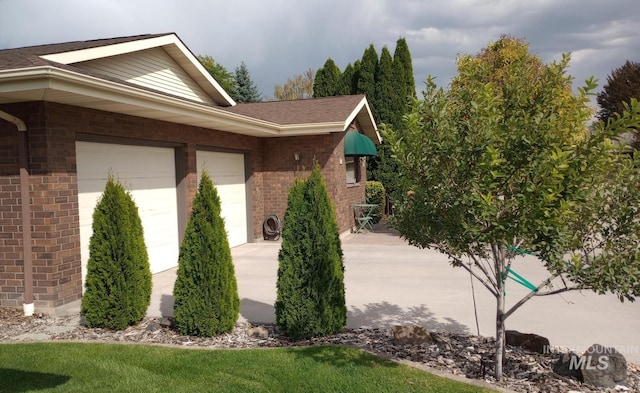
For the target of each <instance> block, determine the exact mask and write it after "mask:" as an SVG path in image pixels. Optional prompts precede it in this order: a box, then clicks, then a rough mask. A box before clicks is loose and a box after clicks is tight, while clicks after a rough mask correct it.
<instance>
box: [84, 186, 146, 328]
mask: <svg viewBox="0 0 640 393" xmlns="http://www.w3.org/2000/svg"><path fill="white" fill-rule="evenodd" d="M92 226H93V235H91V239H90V241H89V261H88V263H87V277H86V280H85V291H84V295H83V297H82V315H83V316H84V318H85V320H86V323H87V326H88V327H102V328H109V329H113V330H122V329H124V328H126V327H127V326H130V325H133V324H135V323H137V322H139V321H140V320H141V319H142V318H143V317H144V315H145V313H146V312H147V308H148V307H149V303H150V301H151V270H150V267H149V256H148V255H147V248H146V246H145V243H144V234H143V230H142V223H141V221H140V216H139V215H138V207H137V206H136V204H135V202H134V201H133V199H132V198H131V195H130V194H129V193H128V192H127V191H126V190H125V189H124V187H123V186H122V184H120V183H119V182H117V181H116V180H114V178H113V176H111V175H110V176H109V178H108V180H107V184H106V186H105V189H104V193H103V194H102V197H101V198H100V200H99V201H98V204H97V205H96V208H95V210H94V212H93V225H92Z"/></svg>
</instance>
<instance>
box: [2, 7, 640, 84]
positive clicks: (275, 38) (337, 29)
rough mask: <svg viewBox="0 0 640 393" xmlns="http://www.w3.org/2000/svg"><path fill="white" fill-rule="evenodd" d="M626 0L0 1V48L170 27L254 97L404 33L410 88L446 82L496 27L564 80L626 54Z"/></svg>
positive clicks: (630, 46)
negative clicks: (245, 80) (564, 64)
mask: <svg viewBox="0 0 640 393" xmlns="http://www.w3.org/2000/svg"><path fill="white" fill-rule="evenodd" d="M638 20H640V7H638V6H637V0H616V1H614V2H603V1H601V0H563V1H553V0H529V1H526V2H524V1H519V0H432V1H424V0H394V1H391V0H376V1H371V0H352V1H343V0H325V1H323V2H318V1H294V0H272V1H269V2H266V1H261V0H236V1H228V2H222V1H217V2H211V1H206V0H182V1H177V0H174V1H161V2H158V1H151V0H136V1H126V0H102V1H100V2H93V1H86V0H84V1H80V0H65V1H50V0H0V48H9V47H17V46H27V45H35V44H44V43H54V42H65V41H74V40H86V39H96V38H108V37H118V36H125V35H135V34H144V33H164V32H175V33H177V34H178V35H179V36H180V38H182V40H183V41H184V42H185V44H186V45H187V46H188V47H189V48H190V49H191V50H192V51H193V52H194V53H196V54H207V55H211V56H212V57H213V58H214V59H215V60H216V61H218V62H220V63H221V64H223V65H224V66H225V67H227V68H228V69H229V70H233V69H234V68H235V67H236V66H238V65H239V64H240V62H241V61H244V62H245V63H246V64H247V66H248V68H249V70H250V72H251V76H252V78H253V79H254V81H256V83H257V84H258V86H259V88H260V90H262V93H263V94H265V95H267V96H270V95H271V94H272V93H273V87H274V86H275V85H276V84H279V83H284V82H285V81H286V80H287V78H289V77H292V76H294V75H296V74H301V73H303V72H304V71H305V70H307V69H308V68H314V69H317V68H319V67H321V66H322V65H323V64H324V62H325V60H326V59H327V58H329V57H331V58H333V60H334V61H335V62H336V64H338V66H339V67H341V68H344V67H345V66H346V65H347V64H348V63H352V62H354V61H355V60H357V59H359V58H361V57H362V54H363V52H364V50H365V49H366V48H367V47H368V46H369V45H370V44H373V45H374V46H375V47H376V50H377V51H378V54H379V53H380V51H381V49H382V47H383V46H385V45H386V46H387V47H388V48H389V50H390V51H391V52H392V53H393V50H394V49H395V42H396V40H397V39H398V38H399V37H405V38H406V39H407V43H408V44H409V49H410V51H411V54H412V58H413V64H414V72H415V77H416V81H417V83H418V88H421V86H422V81H424V78H425V77H426V75H427V74H432V75H434V76H436V77H437V80H438V81H439V84H441V85H446V84H448V82H449V80H450V79H451V77H452V76H454V75H455V74H456V69H455V61H456V57H457V56H458V55H460V54H475V53H477V52H479V51H480V50H481V49H482V48H483V47H485V46H486V45H487V44H488V43H489V42H490V41H493V40H496V39H498V38H499V37H500V35H501V34H511V35H514V36H517V37H521V38H524V39H526V40H527V41H528V42H529V43H530V50H531V51H532V52H533V53H536V54H538V55H540V57H541V58H542V59H543V60H544V61H547V62H549V61H552V60H558V59H560V56H561V54H562V53H564V52H573V58H572V62H571V68H570V70H569V71H570V73H571V74H573V75H574V76H575V77H576V80H579V81H581V80H584V79H585V78H586V77H587V76H589V75H595V76H596V77H597V78H599V79H600V80H601V81H604V80H605V79H606V76H607V75H608V74H609V73H610V72H611V71H612V70H613V69H614V68H617V67H619V66H620V65H622V64H624V62H625V61H626V60H634V61H638V60H640V59H638V56H639V55H638V53H640V29H638V28H637V21H638Z"/></svg>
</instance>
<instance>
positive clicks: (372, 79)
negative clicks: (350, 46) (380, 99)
mask: <svg viewBox="0 0 640 393" xmlns="http://www.w3.org/2000/svg"><path fill="white" fill-rule="evenodd" d="M377 72H378V52H376V48H375V47H374V46H373V44H371V45H369V47H368V48H367V49H366V50H365V51H364V54H363V55H362V60H361V61H360V68H359V70H358V75H357V78H358V79H357V81H358V82H357V85H356V86H357V90H356V94H365V95H366V96H367V100H368V101H369V106H370V107H371V111H372V112H373V115H374V116H377V113H378V108H377V106H378V105H377V97H376V74H377Z"/></svg>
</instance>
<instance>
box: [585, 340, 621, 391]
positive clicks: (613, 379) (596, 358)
mask: <svg viewBox="0 0 640 393" xmlns="http://www.w3.org/2000/svg"><path fill="white" fill-rule="evenodd" d="M582 356H583V357H584V358H585V361H584V363H583V364H584V366H583V367H582V377H583V379H584V383H587V384H590V385H593V386H599V387H605V388H615V387H616V385H626V379H627V360H626V359H625V358H624V356H623V355H622V354H621V353H620V352H618V351H616V349H615V348H613V347H605V346H603V345H600V344H593V345H592V346H590V347H589V348H587V350H586V351H585V353H584V355H582Z"/></svg>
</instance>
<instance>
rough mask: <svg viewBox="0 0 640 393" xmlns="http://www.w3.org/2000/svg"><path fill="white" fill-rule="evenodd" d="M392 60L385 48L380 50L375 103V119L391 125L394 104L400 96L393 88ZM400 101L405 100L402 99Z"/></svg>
mask: <svg viewBox="0 0 640 393" xmlns="http://www.w3.org/2000/svg"><path fill="white" fill-rule="evenodd" d="M393 79H394V75H393V60H392V59H391V53H389V49H387V47H386V46H385V47H383V48H382V52H381V53H380V62H379V63H378V68H377V73H376V79H375V80H376V84H375V86H376V102H377V104H378V111H377V118H376V120H377V121H378V122H379V123H386V124H392V120H393V119H394V117H395V116H394V115H395V114H394V113H393V110H394V103H395V102H397V101H398V100H399V99H400V95H399V94H398V92H397V91H396V90H395V89H394V86H393ZM402 99H405V98H404V97H403V98H402Z"/></svg>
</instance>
